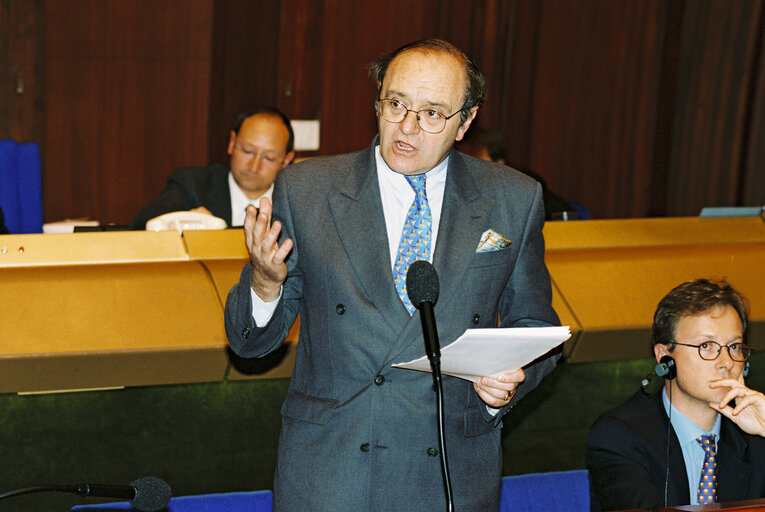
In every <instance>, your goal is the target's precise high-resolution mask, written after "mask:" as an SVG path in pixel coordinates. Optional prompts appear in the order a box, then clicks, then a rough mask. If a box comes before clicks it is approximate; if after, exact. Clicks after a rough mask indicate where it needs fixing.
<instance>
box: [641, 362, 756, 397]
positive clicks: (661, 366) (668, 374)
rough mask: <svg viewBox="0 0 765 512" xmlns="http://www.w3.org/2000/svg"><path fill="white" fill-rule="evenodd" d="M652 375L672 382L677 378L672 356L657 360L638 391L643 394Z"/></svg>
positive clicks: (745, 368)
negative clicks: (641, 391)
mask: <svg viewBox="0 0 765 512" xmlns="http://www.w3.org/2000/svg"><path fill="white" fill-rule="evenodd" d="M744 371H748V368H747V367H744ZM654 375H658V376H659V377H664V378H665V379H668V380H672V379H674V378H675V377H677V367H676V366H675V360H674V359H673V358H672V356H663V357H662V358H661V359H659V362H658V363H657V364H656V366H654V368H653V373H649V374H648V375H646V376H645V378H644V379H643V380H642V381H640V389H641V390H643V392H645V390H646V388H647V387H648V384H650V382H651V379H652V378H653V376H654ZM744 376H746V375H744Z"/></svg>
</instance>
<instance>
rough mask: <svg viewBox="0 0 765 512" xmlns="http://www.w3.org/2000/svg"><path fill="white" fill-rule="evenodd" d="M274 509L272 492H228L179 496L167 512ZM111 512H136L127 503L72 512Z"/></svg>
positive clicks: (265, 511)
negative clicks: (118, 511)
mask: <svg viewBox="0 0 765 512" xmlns="http://www.w3.org/2000/svg"><path fill="white" fill-rule="evenodd" d="M273 507H274V495H273V493H272V492H271V491H269V490H265V491H250V492H227V493H221V494H200V495H198V496H179V497H177V498H172V499H171V500H170V503H169V504H168V505H167V507H166V508H165V509H163V510H165V511H167V512H220V511H222V510H225V511H226V512H271V510H273ZM76 510H82V511H85V512H100V511H103V512H111V511H112V510H135V509H134V508H133V507H131V506H130V503H128V502H127V501H119V502H115V503H103V504H97V505H77V506H74V507H72V512H74V511H76Z"/></svg>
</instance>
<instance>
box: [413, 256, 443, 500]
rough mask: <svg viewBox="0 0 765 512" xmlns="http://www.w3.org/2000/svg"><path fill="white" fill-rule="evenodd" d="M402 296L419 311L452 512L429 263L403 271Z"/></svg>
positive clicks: (434, 293)
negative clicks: (404, 293) (404, 280)
mask: <svg viewBox="0 0 765 512" xmlns="http://www.w3.org/2000/svg"><path fill="white" fill-rule="evenodd" d="M406 293H407V295H409V300H410V301H412V304H413V305H414V307H416V308H417V309H419V310H420V322H422V338H423V340H424V341H425V355H427V356H428V361H430V368H431V369H432V370H433V371H432V373H433V389H434V390H435V392H436V400H437V406H438V413H437V416H438V446H439V448H440V449H441V476H442V477H443V481H444V497H445V498H446V510H447V511H448V512H454V496H453V495H452V484H451V477H450V476H449V460H448V457H447V456H446V428H445V426H444V425H445V415H444V388H443V383H442V381H441V349H440V347H439V343H438V330H437V329H436V315H435V313H433V305H434V304H435V303H436V299H437V298H438V274H436V269H435V268H433V265H431V264H430V263H429V262H427V261H425V260H417V261H415V262H414V263H412V264H411V265H410V266H409V269H408V270H407V271H406Z"/></svg>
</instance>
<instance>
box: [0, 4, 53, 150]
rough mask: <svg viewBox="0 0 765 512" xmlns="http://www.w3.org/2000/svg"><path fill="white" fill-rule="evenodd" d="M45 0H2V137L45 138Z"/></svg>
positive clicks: (0, 134) (0, 19) (39, 140)
mask: <svg viewBox="0 0 765 512" xmlns="http://www.w3.org/2000/svg"><path fill="white" fill-rule="evenodd" d="M42 13H43V0H0V138H11V139H14V140H16V141H17V142H37V143H42V141H43V110H42V102H41V101H40V98H41V97H42V86H43V85H42V78H43V74H42V66H43V39H42V38H41V37H40V36H39V34H40V33H41V32H42V31H43V20H44V18H43V15H42Z"/></svg>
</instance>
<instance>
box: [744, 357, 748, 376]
mask: <svg viewBox="0 0 765 512" xmlns="http://www.w3.org/2000/svg"><path fill="white" fill-rule="evenodd" d="M746 377H749V361H747V362H745V363H744V378H746Z"/></svg>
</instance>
